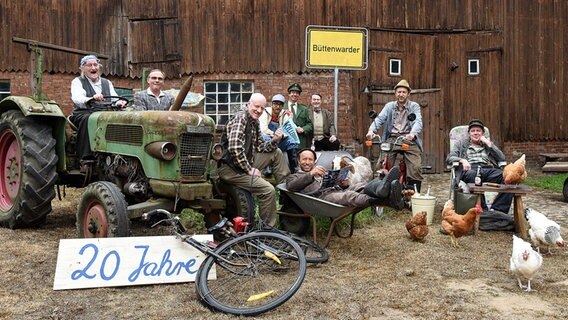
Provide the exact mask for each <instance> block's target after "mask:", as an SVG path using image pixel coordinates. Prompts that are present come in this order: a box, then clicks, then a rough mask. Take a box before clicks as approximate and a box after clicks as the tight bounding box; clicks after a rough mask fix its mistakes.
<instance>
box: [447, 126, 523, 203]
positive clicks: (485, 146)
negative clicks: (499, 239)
mask: <svg viewBox="0 0 568 320" xmlns="http://www.w3.org/2000/svg"><path fill="white" fill-rule="evenodd" d="M467 131H468V136H467V137H465V138H464V139H462V140H460V141H458V142H456V144H455V146H454V148H452V150H450V153H449V154H448V157H447V158H446V163H448V164H449V165H451V164H452V163H454V162H459V164H460V165H459V167H458V168H457V170H456V179H457V181H459V180H462V181H463V182H465V183H473V182H474V180H475V176H476V174H477V168H478V167H479V168H480V172H481V180H482V181H483V182H494V183H500V184H501V183H503V171H502V170H501V169H500V168H499V163H502V162H505V154H504V153H503V152H502V151H501V150H500V149H499V148H498V147H497V146H496V145H495V143H493V142H492V141H491V140H489V138H487V136H486V135H485V126H484V125H483V122H481V120H479V119H473V120H471V121H470V122H469V124H468V130H467ZM512 200H513V194H511V193H499V195H498V196H497V197H496V198H495V200H494V201H493V204H492V205H491V209H492V210H497V211H501V212H505V213H507V212H509V208H510V207H511V201H512ZM482 207H483V209H484V210H487V205H486V204H485V201H483V203H482Z"/></svg>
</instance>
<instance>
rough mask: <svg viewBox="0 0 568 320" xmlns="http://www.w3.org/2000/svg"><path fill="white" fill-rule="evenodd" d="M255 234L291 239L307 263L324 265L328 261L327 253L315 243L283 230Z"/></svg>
mask: <svg viewBox="0 0 568 320" xmlns="http://www.w3.org/2000/svg"><path fill="white" fill-rule="evenodd" d="M255 232H276V233H280V234H283V235H285V236H287V237H290V238H292V240H294V241H296V243H297V244H298V245H299V246H300V248H302V252H304V255H305V256H306V262H307V263H324V262H327V261H328V260H329V253H328V252H327V250H326V249H325V248H322V247H321V246H320V245H318V244H317V243H315V242H313V241H311V240H308V239H306V238H303V237H300V236H298V235H296V234H294V233H292V232H288V231H284V230H273V231H272V230H258V231H255Z"/></svg>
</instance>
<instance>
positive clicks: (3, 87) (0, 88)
mask: <svg viewBox="0 0 568 320" xmlns="http://www.w3.org/2000/svg"><path fill="white" fill-rule="evenodd" d="M0 92H2V93H6V92H10V81H9V80H0Z"/></svg>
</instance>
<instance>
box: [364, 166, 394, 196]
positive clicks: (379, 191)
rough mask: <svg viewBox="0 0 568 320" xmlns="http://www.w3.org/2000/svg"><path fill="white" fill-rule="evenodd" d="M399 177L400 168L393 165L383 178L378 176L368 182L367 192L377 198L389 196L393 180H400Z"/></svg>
mask: <svg viewBox="0 0 568 320" xmlns="http://www.w3.org/2000/svg"><path fill="white" fill-rule="evenodd" d="M399 177H400V169H399V168H398V167H393V168H392V169H391V170H390V171H389V173H387V175H386V176H385V177H384V178H383V179H379V178H376V179H374V180H371V181H370V182H369V183H367V185H366V186H365V194H367V195H369V196H371V197H375V198H387V197H388V196H389V193H390V187H391V182H392V181H394V180H397V181H398V178H399Z"/></svg>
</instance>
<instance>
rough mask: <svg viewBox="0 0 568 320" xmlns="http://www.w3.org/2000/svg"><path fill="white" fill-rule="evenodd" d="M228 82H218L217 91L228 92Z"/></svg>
mask: <svg viewBox="0 0 568 320" xmlns="http://www.w3.org/2000/svg"><path fill="white" fill-rule="evenodd" d="M228 89H229V84H228V83H227V82H220V83H218V84H217V92H228Z"/></svg>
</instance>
